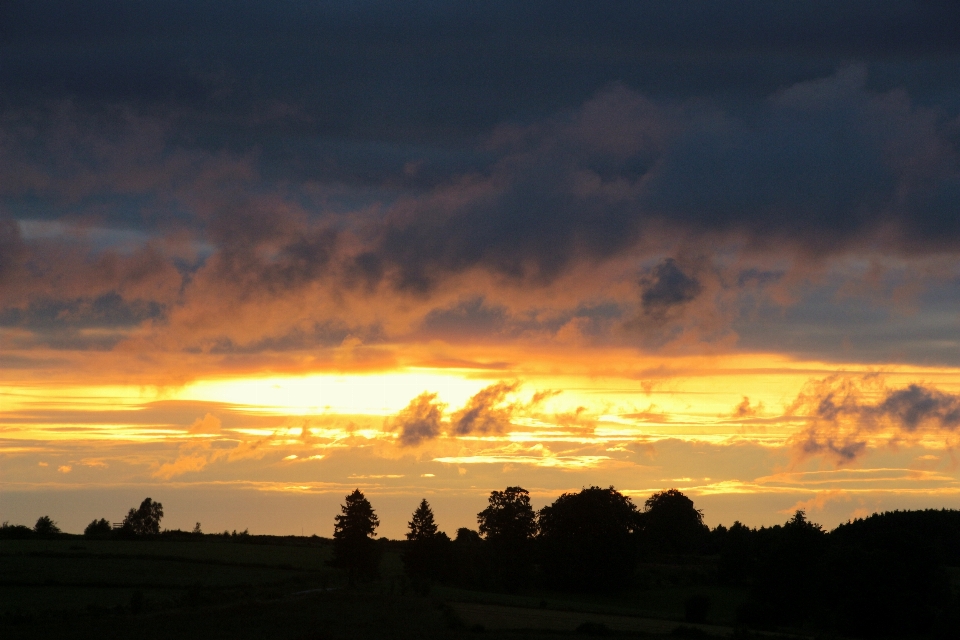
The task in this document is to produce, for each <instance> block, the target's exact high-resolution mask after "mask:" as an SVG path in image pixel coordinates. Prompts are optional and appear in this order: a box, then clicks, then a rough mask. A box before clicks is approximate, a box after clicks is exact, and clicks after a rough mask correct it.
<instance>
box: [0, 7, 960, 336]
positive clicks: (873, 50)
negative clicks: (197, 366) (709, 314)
mask: <svg viewBox="0 0 960 640" xmlns="http://www.w3.org/2000/svg"><path fill="white" fill-rule="evenodd" d="M3 10H4V11H5V14H4V16H3V18H4V19H3V20H0V22H2V24H3V27H2V32H0V38H2V39H0V57H2V59H3V60H4V64H3V65H0V163H2V164H4V165H5V166H6V167H7V168H8V169H7V170H6V171H4V172H2V174H0V216H2V226H0V282H8V281H12V282H21V283H26V284H21V285H19V288H17V289H16V291H15V293H16V297H15V298H14V297H13V296H12V294H10V293H9V291H8V292H5V295H6V296H7V297H8V298H9V299H10V300H12V302H9V303H8V304H7V305H6V306H7V307H9V306H10V305H13V306H15V307H16V309H17V310H18V311H17V312H18V313H21V314H28V313H29V311H28V310H29V309H31V308H35V307H31V306H30V305H36V304H37V303H38V302H37V301H38V300H40V299H41V298H43V299H44V300H46V299H52V300H55V301H56V302H55V304H62V305H63V304H70V301H71V300H76V299H77V298H78V297H81V296H82V297H84V299H97V298H98V297H99V296H104V295H110V294H118V295H120V296H121V297H122V298H123V300H124V301H125V304H128V305H129V304H134V303H136V304H142V303H151V302H156V303H157V304H161V305H165V306H164V308H165V309H166V308H171V307H176V305H177V304H188V303H187V302H184V300H195V299H196V297H194V298H190V294H191V292H192V291H194V290H195V289H196V288H197V287H198V285H197V284H196V283H198V282H202V283H204V286H205V288H204V289H203V294H202V295H199V297H201V298H204V296H206V297H205V298H204V299H210V296H215V297H216V298H217V299H221V300H231V299H236V300H239V301H243V300H256V301H259V302H260V303H267V302H268V301H270V300H272V299H274V298H278V297H282V296H284V295H294V296H296V295H300V294H301V293H302V292H303V291H305V290H307V289H308V288H310V287H312V286H314V285H318V283H320V284H322V285H323V286H329V287H330V288H331V289H332V290H335V291H336V295H345V296H353V295H368V296H370V295H381V294H383V293H384V288H383V287H384V286H385V285H390V286H392V287H393V288H395V289H396V290H398V291H400V292H401V295H403V294H406V293H409V292H413V293H414V294H415V295H416V296H419V297H420V298H421V299H428V296H429V295H431V294H432V293H434V292H435V291H436V290H437V288H438V286H439V285H441V284H443V283H444V282H445V281H446V280H447V279H449V278H450V277H451V276H455V275H458V274H463V273H466V272H469V271H471V270H481V271H485V272H488V273H493V274H494V275H495V276H497V277H498V280H497V281H498V282H501V281H508V282H511V283H513V284H521V285H524V286H530V287H538V286H542V285H546V284H550V283H552V282H554V281H555V280H556V279H557V278H558V277H561V276H563V275H565V274H569V273H571V272H574V267H577V266H581V265H596V264H600V263H603V262H605V261H607V260H609V259H611V258H613V257H617V256H622V255H625V254H627V253H628V252H631V251H635V252H637V253H639V254H643V255H642V258H643V259H648V258H660V257H662V256H664V255H678V256H679V255H682V253H681V251H680V249H681V248H682V247H683V246H686V247H690V246H691V245H692V246H694V247H695V248H697V251H696V253H698V254H702V253H704V252H707V251H709V250H708V249H704V247H721V246H736V247H740V248H743V247H746V248H747V249H749V250H752V251H760V252H767V253H768V254H776V255H783V254H791V253H795V254H802V255H804V256H808V257H809V256H812V257H813V258H814V259H823V258H825V257H826V258H828V257H830V256H837V255H841V254H843V252H845V251H849V250H851V249H855V250H864V249H865V248H866V249H870V250H880V251H884V252H890V253H893V254H899V255H908V256H909V255H915V254H918V253H924V252H928V251H930V250H931V249H933V250H938V251H944V252H948V253H956V252H957V251H960V215H957V212H958V210H960V161H958V157H960V119H958V114H960V97H958V94H957V92H956V89H955V88H956V87H957V86H960V7H958V6H957V5H956V4H955V3H951V2H921V3H915V2H899V1H887V2H870V3H866V2H841V3H837V2H809V3H768V2H748V1H745V0H744V1H734V2H727V3H715V2H699V1H673V2H644V3H636V2H623V3H597V4H592V5H589V6H586V5H583V4H582V3H572V2H556V3H525V4H523V5H521V6H518V5H515V4H512V3H497V2H493V3H483V4H477V3H433V4H430V3H428V4H419V5H417V6H415V7H411V6H409V5H408V4H401V3H387V2H360V3H350V4H344V3H340V2H311V3H301V2H297V3H286V4H282V5H276V6H274V5H269V4H265V3H254V2H241V3H239V4H234V5H231V6H230V7H229V8H228V7H225V6H223V5H222V3H214V2H208V1H199V2H190V3H187V2H173V3H161V4H158V3H147V2H106V1H103V0H94V1H92V2H89V3H84V4H83V5H76V4H71V3H59V2H44V1H43V0H40V1H38V2H34V3H22V2H12V3H7V4H5V5H3ZM12 218H16V219H17V220H20V221H21V223H22V224H21V225H20V226H19V227H18V225H17V224H16V223H13V222H11V219H12ZM51 220H52V221H56V222H57V223H62V224H63V228H64V231H63V232H62V233H60V235H58V236H56V237H55V238H54V237H47V236H43V237H41V236H38V235H36V233H34V232H35V231H36V229H35V228H34V227H29V225H27V224H26V223H37V222H38V221H51ZM28 227H29V228H30V229H33V231H31V233H34V235H29V234H28V233H27V232H26V231H25V230H27V229H28ZM91 228H96V229H100V230H101V231H103V232H104V233H107V234H108V235H109V233H114V234H115V235H116V233H115V232H117V231H118V230H120V231H124V232H125V233H127V235H126V236H124V237H125V238H127V239H128V241H129V242H130V243H132V244H136V245H137V246H138V247H140V248H139V249H138V248H137V247H134V249H129V248H124V249H122V250H121V249H115V248H114V247H110V248H109V251H114V252H115V254H116V255H114V257H113V258H112V260H113V262H115V263H116V264H117V265H118V266H117V267H116V268H114V269H113V270H112V271H107V272H103V270H102V269H100V268H99V267H98V268H93V267H92V266H91V265H99V264H100V263H99V262H97V261H98V260H101V257H100V256H101V255H102V254H104V253H105V252H108V249H104V247H103V246H100V245H98V244H97V242H96V241H94V240H92V239H91V238H92V236H91V235H90V233H88V230H89V229H91ZM104 230H105V231H104ZM99 232H100V231H98V233H99ZM108 232H109V233H108ZM44 233H46V232H44ZM58 233H59V232H58ZM28 236H29V237H28ZM104 237H106V236H104ZM110 237H111V238H113V237H114V236H110ZM160 240H162V241H163V242H160ZM58 243H60V244H59V245H58ZM84 243H85V244H84ZM150 243H154V244H150ZM725 243H727V244H725ZM68 244H69V245H70V246H76V247H79V248H77V249H76V250H75V251H73V252H72V253H69V252H68V253H67V254H65V253H64V252H63V251H61V250H60V248H61V247H64V246H67V245H68ZM144 246H148V247H149V251H147V250H146V249H143V247H144ZM171 247H173V248H171ZM85 250H86V252H87V253H88V254H89V255H85V254H84V251H85ZM137 251H141V253H144V254H147V253H149V254H150V256H151V260H165V261H166V263H167V268H166V269H163V268H161V267H159V266H156V265H154V266H152V267H151V268H152V269H153V273H156V274H159V275H157V276H156V279H157V281H158V282H159V281H160V277H161V275H162V278H163V281H162V287H161V285H159V284H158V285H156V287H155V288H161V289H162V291H163V298H162V300H161V299H160V298H159V295H154V294H152V293H150V292H149V291H147V286H146V285H145V284H144V285H138V288H136V290H133V285H129V284H124V283H128V282H130V278H129V277H128V276H127V275H126V271H124V270H129V271H130V272H136V270H137V269H140V267H138V266H137V264H136V260H133V259H132V258H131V259H128V258H129V257H130V256H133V255H136V252H137ZM707 259H708V260H709V257H708V258H707ZM144 260H145V258H144ZM50 264H58V265H60V270H59V272H57V273H53V271H52V270H51V269H49V268H47V266H48V265H50ZM151 264H153V263H151ZM171 265H173V266H171ZM85 269H86V270H85ZM141 270H142V269H141ZM658 270H660V271H658V272H657V273H653V274H651V280H650V282H648V283H647V284H645V285H644V288H643V289H642V291H641V293H640V300H639V304H640V305H641V307H642V308H643V310H644V311H646V313H647V315H648V316H649V315H657V314H658V313H661V312H665V311H666V310H669V309H671V308H679V307H684V306H691V305H699V304H700V303H701V301H702V300H703V299H705V298H708V297H710V296H707V295H703V294H701V292H700V289H698V288H697V287H698V286H701V287H706V286H707V284H704V283H705V282H707V281H706V280H704V281H703V282H701V281H700V279H698V278H700V277H701V276H703V274H702V273H699V272H698V273H697V274H693V273H692V272H689V271H687V270H684V269H681V268H680V267H679V266H678V263H672V262H667V263H663V264H661V266H660V267H658ZM661 271H662V272H661ZM101 272H102V273H107V275H108V277H104V276H103V275H102V273H101ZM746 272H750V273H753V272H756V273H757V274H760V275H758V276H757V278H753V277H752V276H751V277H750V278H748V280H750V282H753V281H754V280H757V282H760V280H763V279H764V278H767V275H765V274H774V275H771V276H769V278H773V279H776V278H779V277H780V276H779V275H777V273H775V272H773V271H767V270H764V269H761V268H759V267H758V268H753V270H752V271H751V268H748V269H747V271H746ZM746 272H745V273H746ZM38 274H39V275H38ZM45 274H46V275H45ZM75 274H84V276H83V278H80V277H79V276H77V275H75ZM26 276H29V278H27V277H26ZM704 277H705V276H704ZM769 278H767V279H769ZM81 279H82V280H84V282H85V284H84V285H83V286H84V287H85V288H86V289H87V290H85V291H83V292H81V293H76V292H73V291H72V289H73V288H75V287H76V286H77V284H76V283H77V282H79V281H80V280H81ZM763 281H764V282H766V281H767V280H763ZM54 283H59V284H54ZM64 283H66V284H64ZM118 283H119V284H118ZM708 284H709V283H708ZM748 284H749V283H748ZM318 286H319V285H318ZM718 286H719V285H713V284H710V287H712V288H711V291H713V290H714V289H717V288H718ZM744 286H745V287H746V286H748V285H744ZM749 286H753V285H749ZM757 286H758V287H759V285H757ZM123 287H126V289H123ZM121 289H123V290H121ZM474 293H475V292H470V295H474ZM483 293H484V292H482V291H481V292H477V293H476V295H477V297H476V298H475V299H476V300H480V299H482V296H483ZM181 294H182V295H181ZM606 303H607V301H603V300H601V301H596V304H600V305H603V304H606ZM688 303H689V305H688ZM43 304H47V303H46V302H44V303H43ZM444 304H445V305H449V301H447V302H445V303H444ZM590 304H594V302H593V301H591V302H590ZM704 305H706V303H704ZM332 306H333V305H331V308H332ZM225 307H229V304H225ZM318 309H319V307H318ZM698 309H699V307H698ZM512 311H513V310H507V311H504V312H502V313H501V311H500V310H499V309H498V308H495V307H492V306H490V307H488V306H483V305H481V306H479V307H477V308H468V307H464V308H449V307H447V308H443V309H436V310H434V312H433V313H431V312H430V311H429V310H427V311H425V312H424V316H425V318H424V320H423V322H422V326H423V327H424V330H425V331H426V330H428V329H431V328H432V329H435V330H436V331H440V332H443V331H446V332H447V334H448V335H450V336H453V335H454V334H456V333H457V332H458V331H461V330H462V331H465V332H466V333H470V332H471V331H473V332H483V331H486V332H489V331H494V330H498V331H507V330H509V328H505V326H506V325H510V326H519V325H518V323H517V321H515V320H514V319H512V318H510V312H512ZM116 312H117V314H118V318H117V319H116V320H110V319H106V320H105V321H104V322H105V323H107V324H108V325H109V323H110V322H114V324H116V323H122V322H123V321H125V320H123V318H124V317H125V316H123V313H126V312H125V311H123V310H122V309H121V308H120V307H119V306H118V307H117V308H116ZM568 312H569V309H568ZM318 313H320V311H318ZM324 313H328V312H327V311H324ZM329 313H335V312H334V311H329ZM188 315H189V314H188ZM562 315H563V314H562V313H558V314H557V316H558V317H559V316H562ZM18 317H21V316H18ZM22 317H26V316H22ZM310 320H312V319H309V320H305V326H307V327H308V328H307V329H297V330H296V331H294V332H293V333H292V334H289V335H291V336H293V337H292V338H289V339H287V338H283V335H287V334H284V333H282V332H281V333H279V334H278V336H264V337H263V339H264V341H263V342H258V340H259V338H258V337H255V336H254V337H251V336H249V335H246V336H245V339H244V342H243V345H239V346H238V343H236V342H231V339H230V338H229V337H225V338H223V339H221V338H220V337H219V336H218V337H215V338H214V341H216V340H219V342H217V344H223V345H225V347H224V348H225V349H227V350H231V349H238V348H243V349H246V348H250V345H256V344H279V343H280V342H283V343H285V344H287V343H289V344H301V343H302V341H301V338H300V337H299V336H303V335H309V334H310V333H311V332H310V330H309V324H310ZM317 320H318V321H319V322H320V323H321V325H323V323H324V322H326V321H327V320H329V318H326V317H324V318H318V319H317ZM336 320H337V318H334V321H336ZM367 320H368V319H364V321H365V322H366V321H367ZM508 320H509V321H508ZM191 322H192V326H198V325H199V324H200V321H199V320H197V321H195V322H194V321H191ZM334 324H336V322H334ZM323 326H326V325H323ZM331 326H332V325H331ZM336 326H340V325H336ZM604 326H606V325H604ZM288 329H289V328H282V330H281V329H278V331H288ZM711 330H713V329H711ZM717 331H719V330H717ZM271 341H273V342H271ZM277 341H279V342H277ZM307 341H308V342H309V339H307Z"/></svg>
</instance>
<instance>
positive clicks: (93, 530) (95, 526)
mask: <svg viewBox="0 0 960 640" xmlns="http://www.w3.org/2000/svg"><path fill="white" fill-rule="evenodd" d="M111 531H112V528H111V527H110V522H109V521H108V520H107V519H106V518H100V519H99V520H93V521H92V522H91V523H90V524H88V525H87V528H86V529H84V530H83V535H85V536H87V537H88V538H96V537H102V536H107V535H110V532H111Z"/></svg>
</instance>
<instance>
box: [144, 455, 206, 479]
mask: <svg viewBox="0 0 960 640" xmlns="http://www.w3.org/2000/svg"><path fill="white" fill-rule="evenodd" d="M207 462H208V459H207V456H205V455H203V454H197V453H195V454H188V455H180V456H178V457H177V459H176V460H174V461H173V462H165V463H164V464H162V465H160V467H159V468H158V469H157V470H156V471H155V472H154V474H153V476H154V477H155V478H160V479H162V480H169V479H170V478H173V477H174V476H179V475H181V474H184V473H189V472H191V471H200V470H202V469H203V468H204V467H206V466H207Z"/></svg>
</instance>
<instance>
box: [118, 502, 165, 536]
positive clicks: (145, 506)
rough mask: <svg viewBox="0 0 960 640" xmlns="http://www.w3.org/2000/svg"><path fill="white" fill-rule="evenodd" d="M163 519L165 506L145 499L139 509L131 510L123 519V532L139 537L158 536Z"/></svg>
mask: <svg viewBox="0 0 960 640" xmlns="http://www.w3.org/2000/svg"><path fill="white" fill-rule="evenodd" d="M162 518H163V505H162V504H160V503H159V502H154V501H153V500H152V499H150V498H145V499H144V500H143V502H141V503H140V507H139V508H137V509H130V511H129V512H127V517H125V518H124V519H123V530H124V531H126V532H128V533H132V534H133V535H137V536H150V535H158V534H159V533H160V520H161V519H162Z"/></svg>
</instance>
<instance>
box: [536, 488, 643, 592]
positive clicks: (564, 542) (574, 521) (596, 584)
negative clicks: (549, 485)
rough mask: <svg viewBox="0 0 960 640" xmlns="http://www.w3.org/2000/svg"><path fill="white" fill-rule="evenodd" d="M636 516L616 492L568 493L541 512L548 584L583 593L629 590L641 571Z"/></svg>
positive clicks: (584, 490) (545, 571) (542, 565)
mask: <svg viewBox="0 0 960 640" xmlns="http://www.w3.org/2000/svg"><path fill="white" fill-rule="evenodd" d="M637 515H638V513H637V508H636V506H635V505H634V504H633V502H632V501H631V500H630V498H628V497H626V496H624V495H623V494H621V493H620V492H618V491H616V490H615V489H614V488H613V487H610V488H608V489H601V488H600V487H590V488H588V489H583V490H582V491H580V492H579V493H565V494H563V495H561V496H560V497H559V498H557V500H556V501H555V502H554V503H553V504H552V505H549V506H546V507H544V508H543V509H541V510H540V514H539V519H538V526H539V538H538V540H539V543H540V547H541V551H542V564H541V567H542V570H543V573H544V576H545V577H546V578H547V580H548V583H549V584H551V585H556V586H559V587H561V588H565V589H573V590H578V591H604V590H611V589H618V588H621V587H624V586H626V585H627V584H628V583H629V581H630V579H631V578H632V577H633V573H634V570H635V567H636V539H635V534H636V531H637V526H638V519H637Z"/></svg>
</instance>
